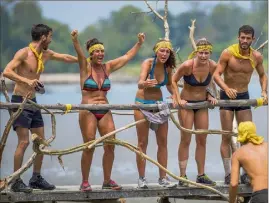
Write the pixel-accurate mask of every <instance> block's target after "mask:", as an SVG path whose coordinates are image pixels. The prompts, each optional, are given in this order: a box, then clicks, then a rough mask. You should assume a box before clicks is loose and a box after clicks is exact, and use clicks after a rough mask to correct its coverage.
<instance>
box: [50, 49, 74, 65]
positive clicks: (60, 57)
mask: <svg viewBox="0 0 269 203" xmlns="http://www.w3.org/2000/svg"><path fill="white" fill-rule="evenodd" d="M48 53H49V59H50V60H56V61H63V62H65V63H77V62H78V58H77V57H75V56H72V55H69V54H60V53H56V52H54V51H52V50H48Z"/></svg>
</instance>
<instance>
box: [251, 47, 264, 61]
mask: <svg viewBox="0 0 269 203" xmlns="http://www.w3.org/2000/svg"><path fill="white" fill-rule="evenodd" d="M252 55H253V56H254V58H255V60H256V61H257V62H258V63H260V62H262V61H263V56H262V54H261V52H259V51H256V50H254V51H253V53H252Z"/></svg>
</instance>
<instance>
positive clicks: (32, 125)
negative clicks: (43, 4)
mask: <svg viewBox="0 0 269 203" xmlns="http://www.w3.org/2000/svg"><path fill="white" fill-rule="evenodd" d="M31 35H32V42H31V43H30V44H29V46H28V47H24V48H22V49H20V50H19V51H17V52H16V54H15V56H14V58H13V59H12V60H11V61H10V62H9V63H8V64H7V66H6V68H5V70H4V72H3V74H4V76H5V77H7V78H9V79H10V80H13V81H15V87H14V91H13V95H12V98H11V102H13V103H21V102H22V101H23V97H25V96H26V95H27V94H28V93H29V92H31V95H30V98H31V100H32V101H34V102H36V96H35V92H36V91H39V92H42V90H43V84H42V83H41V82H40V81H39V78H40V74H41V72H43V70H44V63H46V62H47V61H49V60H58V61H63V62H66V63H77V57H74V56H71V55H68V54H59V53H56V52H54V51H52V50H50V49H48V46H49V44H50V43H51V40H52V29H51V28H50V27H48V26H47V25H44V24H37V25H34V26H33V28H32V31H31ZM43 92H44V91H43ZM15 110H16V109H15ZM13 129H14V130H15V131H16V133H17V135H18V146H17V149H16V151H15V156H14V171H17V170H18V169H19V168H21V166H22V162H23V157H24V153H25V150H26V149H27V147H28V145H29V129H30V131H31V133H36V134H37V135H39V136H40V137H42V138H44V122H43V118H42V115H41V111H40V110H28V109H27V110H26V109H25V110H24V111H23V112H22V113H21V114H20V116H19V117H18V118H17V119H16V120H15V121H14V123H13ZM42 160H43V155H42V154H39V155H37V156H36V159H35V161H34V166H33V176H32V178H31V179H30V181H29V186H30V187H28V186H26V185H25V184H24V182H23V181H22V179H21V178H20V177H19V178H17V179H16V180H15V181H14V183H13V184H12V186H11V189H12V190H13V191H14V192H31V191H32V188H35V189H43V190H53V189H54V188H55V186H54V185H51V184H49V183H48V182H47V181H46V180H45V179H44V178H43V177H42V176H41V175H40V170H41V165H42Z"/></svg>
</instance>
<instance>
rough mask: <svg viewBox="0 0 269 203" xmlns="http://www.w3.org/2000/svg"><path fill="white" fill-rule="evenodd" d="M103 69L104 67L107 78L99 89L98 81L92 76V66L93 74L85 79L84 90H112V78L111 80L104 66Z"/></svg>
mask: <svg viewBox="0 0 269 203" xmlns="http://www.w3.org/2000/svg"><path fill="white" fill-rule="evenodd" d="M102 69H103V71H104V74H105V79H104V81H103V84H102V85H101V88H100V89H99V86H98V84H97V82H96V81H95V80H94V79H93V77H92V67H91V75H90V76H89V77H88V78H87V79H86V80H85V82H84V85H83V90H86V91H98V90H101V91H104V92H107V91H108V90H110V86H111V84H110V80H109V78H108V76H107V74H106V72H105V70H104V68H103V66H102Z"/></svg>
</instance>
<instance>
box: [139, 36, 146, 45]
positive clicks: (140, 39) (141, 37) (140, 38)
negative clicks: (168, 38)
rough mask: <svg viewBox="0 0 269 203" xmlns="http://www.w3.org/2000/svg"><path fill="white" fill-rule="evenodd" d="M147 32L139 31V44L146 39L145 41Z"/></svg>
mask: <svg viewBox="0 0 269 203" xmlns="http://www.w3.org/2000/svg"><path fill="white" fill-rule="evenodd" d="M145 37H146V36H145V34H144V33H138V35H137V38H138V43H139V44H143V43H144V41H145Z"/></svg>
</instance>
